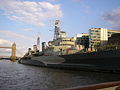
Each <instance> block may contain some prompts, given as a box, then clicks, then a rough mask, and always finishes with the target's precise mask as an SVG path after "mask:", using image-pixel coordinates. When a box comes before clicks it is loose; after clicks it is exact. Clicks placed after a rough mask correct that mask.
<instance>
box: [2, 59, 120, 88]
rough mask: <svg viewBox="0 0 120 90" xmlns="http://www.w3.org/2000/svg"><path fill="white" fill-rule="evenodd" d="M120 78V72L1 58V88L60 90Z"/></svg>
mask: <svg viewBox="0 0 120 90" xmlns="http://www.w3.org/2000/svg"><path fill="white" fill-rule="evenodd" d="M119 80H120V74H110V73H98V72H97V73H96V72H85V71H71V70H59V69H50V68H42V67H36V66H28V65H22V64H18V63H16V62H15V63H14V62H11V61H9V60H0V90H59V89H63V88H69V87H76V86H84V85H90V84H97V83H103V82H109V81H119Z"/></svg>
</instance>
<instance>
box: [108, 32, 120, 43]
mask: <svg viewBox="0 0 120 90" xmlns="http://www.w3.org/2000/svg"><path fill="white" fill-rule="evenodd" d="M108 45H120V33H115V34H112V35H111V37H109V38H108Z"/></svg>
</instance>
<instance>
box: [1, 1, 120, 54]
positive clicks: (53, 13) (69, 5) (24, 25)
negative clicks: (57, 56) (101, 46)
mask: <svg viewBox="0 0 120 90" xmlns="http://www.w3.org/2000/svg"><path fill="white" fill-rule="evenodd" d="M55 20H60V21H61V30H63V31H65V32H66V33H67V36H68V37H74V36H75V35H76V34H80V33H88V32H89V29H90V28H108V29H113V30H120V0H0V46H11V45H12V43H14V42H15V43H16V45H17V56H22V55H24V53H25V52H27V49H28V48H29V47H32V46H33V45H34V44H36V43H37V41H36V39H37V37H38V36H40V40H41V42H48V41H50V40H53V35H54V22H55ZM10 52H11V50H8V49H0V56H2V55H4V56H6V55H8V54H9V55H10Z"/></svg>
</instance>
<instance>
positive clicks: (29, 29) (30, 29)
mask: <svg viewBox="0 0 120 90" xmlns="http://www.w3.org/2000/svg"><path fill="white" fill-rule="evenodd" d="M22 30H23V31H32V28H24V29H22Z"/></svg>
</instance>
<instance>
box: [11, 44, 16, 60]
mask: <svg viewBox="0 0 120 90" xmlns="http://www.w3.org/2000/svg"><path fill="white" fill-rule="evenodd" d="M11 61H13V62H15V61H16V44H15V43H13V44H12V55H11Z"/></svg>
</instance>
